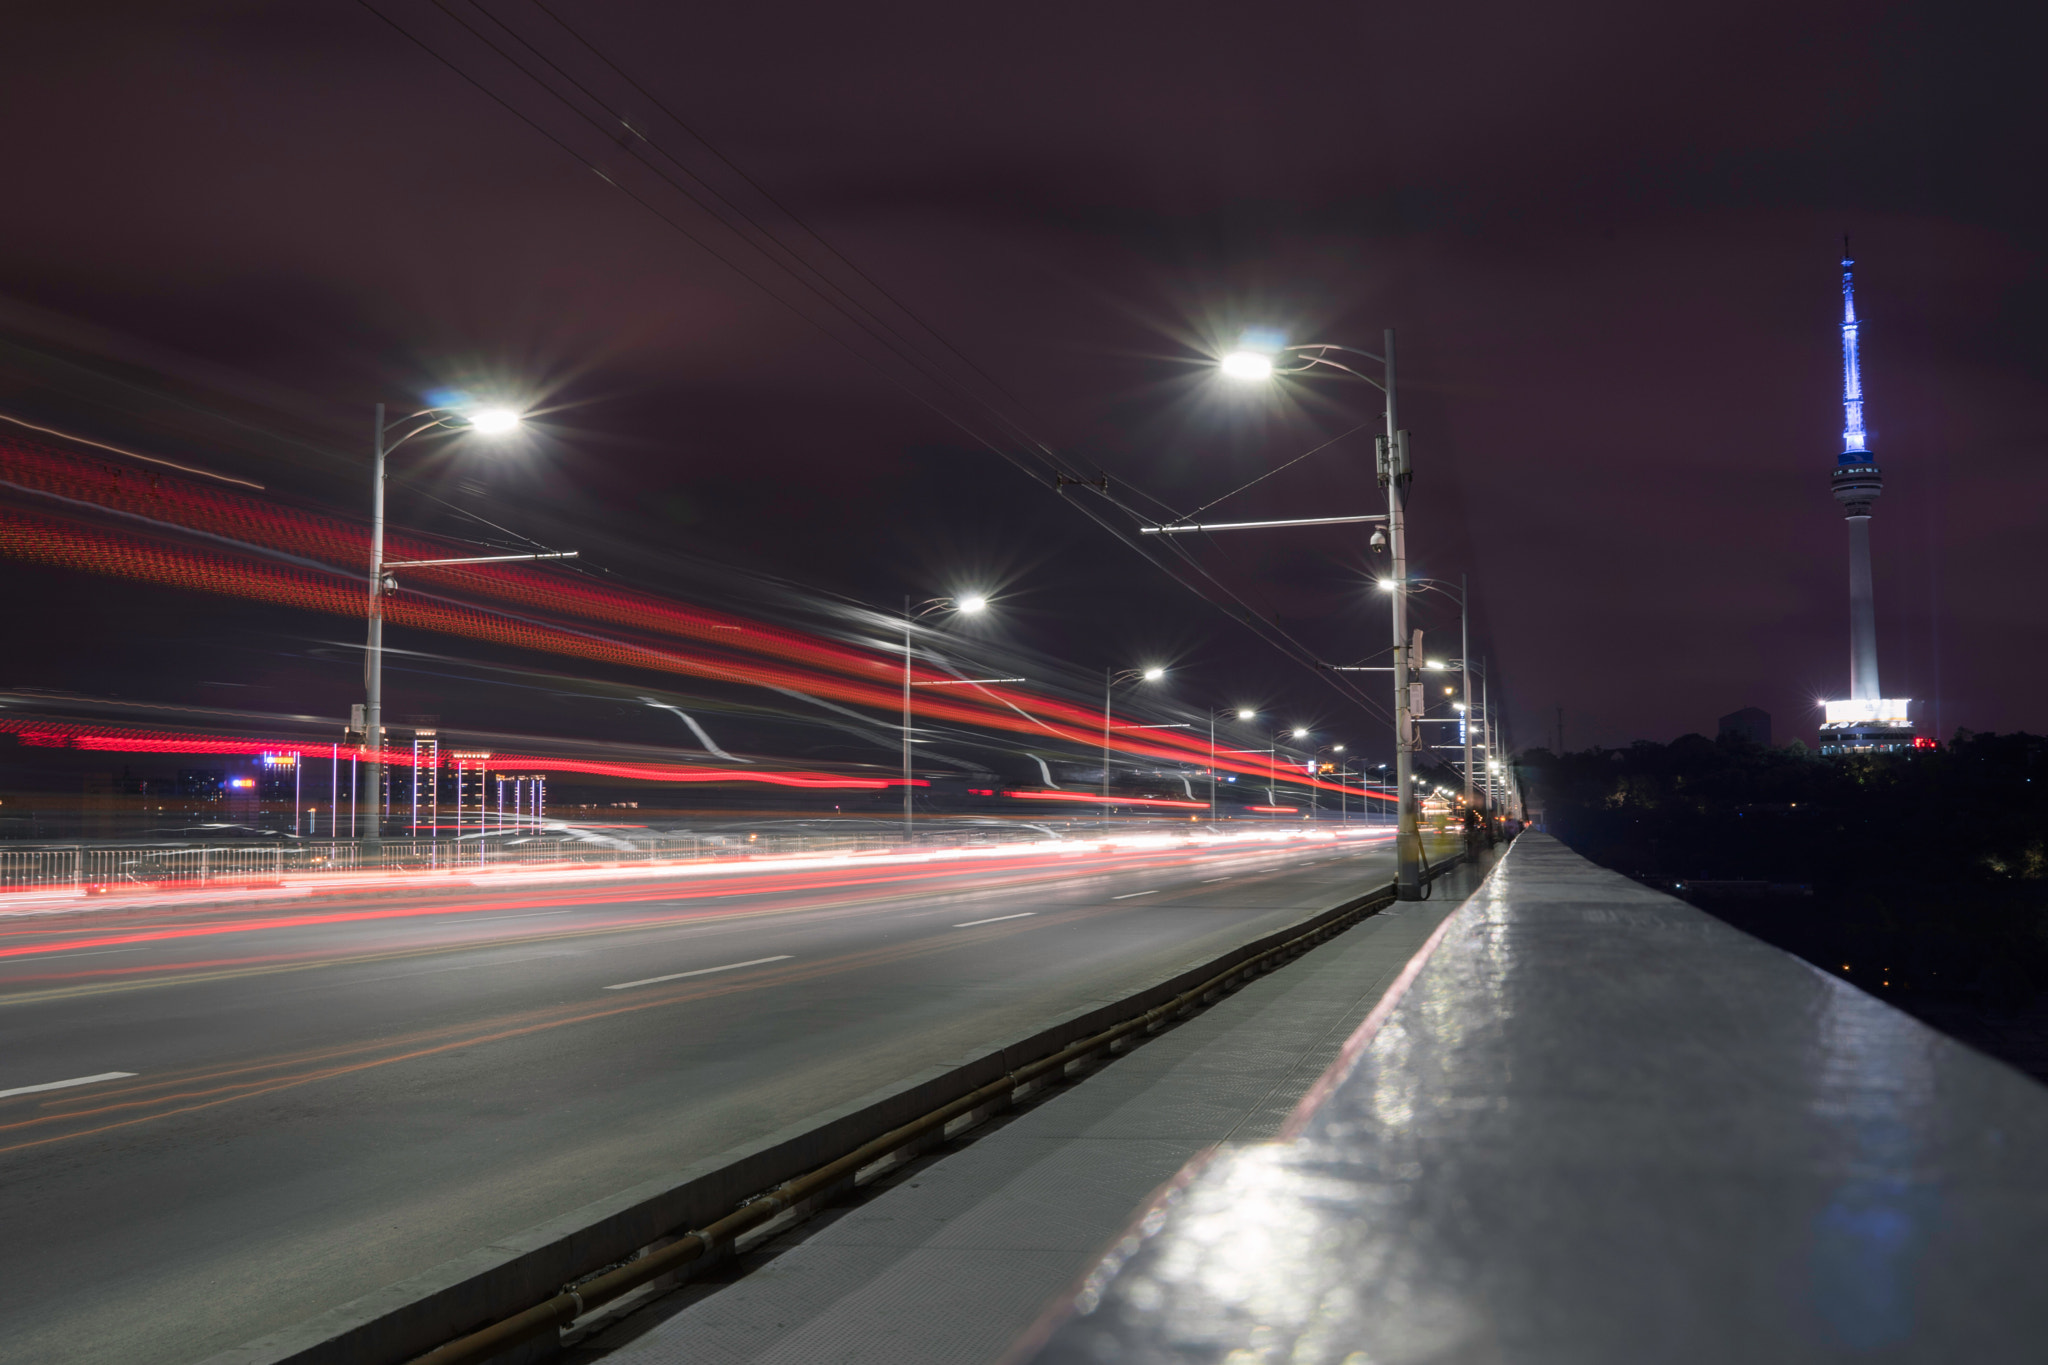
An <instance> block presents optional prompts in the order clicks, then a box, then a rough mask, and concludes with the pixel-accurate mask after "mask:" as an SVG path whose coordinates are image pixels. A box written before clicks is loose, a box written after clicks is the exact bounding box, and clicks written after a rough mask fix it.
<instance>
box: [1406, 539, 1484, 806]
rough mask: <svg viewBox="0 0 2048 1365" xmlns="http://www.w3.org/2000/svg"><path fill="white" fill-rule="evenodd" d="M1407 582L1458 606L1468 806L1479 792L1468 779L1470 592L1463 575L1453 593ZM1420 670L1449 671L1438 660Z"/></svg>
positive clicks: (1437, 583)
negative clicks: (1453, 599) (1443, 597)
mask: <svg viewBox="0 0 2048 1365" xmlns="http://www.w3.org/2000/svg"><path fill="white" fill-rule="evenodd" d="M1408 581H1409V582H1410V583H1411V584H1414V585H1416V586H1418V587H1423V588H1427V589H1429V590H1430V591H1432V592H1440V593H1442V594H1443V595H1444V596H1446V597H1453V598H1455V599H1456V600H1457V603H1458V660H1457V663H1458V673H1459V682H1458V696H1459V700H1460V701H1462V702H1463V703H1464V704H1463V705H1462V706H1461V707H1460V708H1459V709H1460V710H1462V711H1464V712H1465V719H1464V722H1463V723H1462V725H1461V726H1460V727H1459V728H1460V729H1461V730H1462V731H1463V732H1464V742H1465V766H1464V774H1465V800H1466V801H1467V802H1468V803H1470V802H1474V801H1476V800H1477V798H1478V796H1479V788H1478V786H1477V784H1476V783H1475V782H1474V781H1473V777H1472V773H1473V769H1472V713H1471V706H1472V613H1471V600H1470V598H1471V593H1470V589H1469V586H1468V584H1467V583H1466V578H1465V575H1464V574H1459V575H1458V590H1457V592H1455V593H1453V592H1452V591H1451V585H1450V583H1449V582H1448V581H1447V580H1445V579H1438V578H1411V579H1409V580H1408ZM1423 667H1424V668H1427V669H1431V670H1433V671H1439V672H1440V671H1442V670H1443V669H1445V668H1447V667H1449V665H1447V664H1446V663H1445V662H1444V661H1443V660H1442V659H1431V660H1429V661H1427V662H1426V663H1424V664H1423ZM1487 785H1488V791H1487V800H1486V804H1487V806H1488V807H1489V812H1490V808H1491V806H1492V804H1493V794H1492V790H1491V788H1492V784H1491V783H1488V784H1487Z"/></svg>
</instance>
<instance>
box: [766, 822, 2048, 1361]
mask: <svg viewBox="0 0 2048 1365" xmlns="http://www.w3.org/2000/svg"><path fill="white" fill-rule="evenodd" d="M1297 1129H1298V1131H1296V1130H1297ZM1287 1139H1288V1140H1285V1141H1281V1142H1274V1143H1268V1144H1264V1145H1261V1146H1256V1147H1249V1148H1238V1149H1234V1150H1229V1151H1225V1152H1222V1153H1219V1154H1218V1155H1217V1157H1216V1158H1215V1159H1214V1160H1213V1161H1211V1162H1210V1163H1208V1164H1207V1165H1206V1166H1205V1167H1203V1168H1202V1169H1201V1170H1200V1171H1199V1172H1196V1173H1192V1174H1191V1175H1190V1177H1189V1179H1188V1180H1187V1181H1186V1183H1184V1184H1183V1185H1181V1186H1179V1187H1177V1188H1176V1189H1175V1190H1174V1191H1173V1192H1172V1193H1171V1194H1169V1195H1167V1196H1165V1197H1164V1198H1162V1199H1161V1200H1160V1201H1159V1202H1158V1203H1157V1204H1156V1205H1155V1206H1154V1207H1153V1208H1152V1209H1151V1210H1150V1211H1149V1212H1148V1213H1147V1214H1146V1215H1145V1217H1144V1219H1143V1221H1142V1222H1141V1223H1139V1224H1137V1225H1136V1230H1135V1231H1134V1232H1133V1234H1132V1235H1131V1236H1130V1237H1129V1238H1128V1239H1126V1241H1125V1242H1124V1243H1123V1244H1122V1245H1120V1246H1119V1248H1118V1249H1117V1250H1116V1251H1115V1252H1113V1253H1112V1254H1111V1255H1110V1256H1109V1257H1108V1258H1106V1259H1105V1260H1104V1261H1103V1262H1102V1263H1101V1264H1100V1265H1099V1266H1098V1267H1097V1269H1096V1271H1095V1272H1093V1273H1092V1274H1091V1276H1090V1278H1089V1281H1088V1283H1087V1288H1086V1289H1085V1290H1083V1291H1082V1293H1081V1294H1080V1295H1078V1296H1077V1299H1076V1301H1075V1303H1074V1305H1073V1311H1072V1315H1071V1316H1068V1317H1066V1318H1065V1319H1064V1320H1063V1321H1061V1320H1057V1319H1055V1320H1053V1321H1052V1322H1051V1324H1050V1325H1049V1326H1048V1327H1047V1328H1046V1329H1045V1330H1047V1331H1049V1332H1050V1338H1049V1340H1048V1341H1046V1342H1045V1344H1044V1345H1043V1347H1042V1349H1039V1350H1036V1351H1031V1350H1030V1343H1029V1342H1027V1343H1026V1346H1025V1348H1024V1349H1025V1354H1026V1355H1028V1358H1029V1359H1030V1360H1032V1361H1033V1362H1034V1365H1084V1363H1085V1365H1097V1362H1105V1361H1116V1362H1118V1365H1167V1363H1168V1362H1184V1361H1215V1362H1223V1361H1229V1362H1245V1363H1246V1365H1252V1363H1253V1362H1279V1361H1286V1362H1289V1365H1345V1363H1347V1362H1348V1363H1349V1365H1366V1362H1370V1365H1419V1363H1420V1362H1424V1361H1428V1362H1445V1361H1457V1362H1465V1361H1473V1362H1495V1361H1500V1362H1515V1363H1516V1365H1552V1363H1553V1362H1554V1363H1555V1365H1640V1362H1645V1361H1657V1362H1662V1363H1664V1365H1693V1363H1694V1362H1697V1363H1698V1365H1725V1363H1726V1362H1730V1361H1742V1362H1746V1363H1753V1362H1780V1361H1782V1362H1787V1363H1788V1365H1790V1363H1791V1362H1800V1363H1801V1365H1805V1363H1806V1362H1831V1361H1840V1362H1848V1361H1856V1362H1876V1361H1883V1362H1906V1361H1912V1362H1920V1361H1925V1362H1929V1363H1930V1365H1932V1363H1933V1362H1951V1361H2023V1360H2041V1359H2044V1358H2048V1294H2043V1293H2042V1292H2041V1286H2040V1283H2039V1281H2040V1274H2039V1267H2040V1260H2039V1257H2040V1256H2041V1239H2042V1234H2043V1232H2044V1230H2048V1175H2044V1167H2043V1164H2042V1153H2043V1152H2044V1151H2048V1089H2044V1088H2043V1087H2041V1086H2040V1085H2038V1084H2036V1083H2035V1082H2033V1081H2032V1080H2030V1079H2028V1078H2027V1077H2026V1076H2024V1075H2022V1074H2021V1073H2020V1072H2018V1071H2015V1070H2013V1069H2011V1068H2009V1067H2007V1066H2005V1065H2004V1064H2003V1063H2000V1062H1996V1061H1993V1060H1992V1059H1990V1058H1988V1057H1986V1056H1984V1055H1982V1054H1981V1053H1977V1052H1974V1051H1972V1050H1971V1049H1969V1048H1967V1047H1965V1046H1963V1045H1962V1044H1960V1043H1957V1042H1954V1041H1953V1040H1951V1039H1949V1038H1947V1037H1945V1036H1943V1035H1941V1034H1938V1033H1935V1032H1933V1031H1932V1030H1930V1029H1928V1028H1926V1027H1925V1026H1923V1025H1921V1024H1920V1023H1918V1022H1916V1021H1915V1020H1913V1019H1911V1018H1909V1017H1908V1016H1907V1015H1905V1014H1903V1013H1901V1012H1900V1011H1898V1010H1895V1009H1893V1008H1891V1007H1890V1006H1889V1005H1886V1004H1885V1003H1883V1002H1882V1001H1880V1000H1877V999H1875V998H1873V997H1871V996H1869V995H1866V994H1864V993H1863V992H1861V991H1859V990H1857V989H1855V988H1854V987H1852V986H1850V985H1848V984H1847V983H1846V982H1844V981H1842V980H1840V979H1838V978H1835V977H1831V976H1829V975H1828V974H1826V973H1824V972H1821V971H1818V970H1816V969H1814V968H1812V967H1810V966H1808V965H1807V964H1805V963H1803V962H1801V961H1799V960H1798V959H1796V958H1794V957H1791V956H1789V955H1788V954H1785V953H1783V952H1780V951H1779V950H1777V949H1775V948H1772V947H1770V946H1768V945H1766V944H1764V943H1761V942H1759V941H1757V940H1756V939H1753V938H1750V937H1749V936H1748V935H1746V934H1743V933H1740V932H1738V931H1737V930H1735V929H1732V928H1730V927H1729V926H1727V925H1725V924H1723V923H1721V922H1720V921H1718V920H1716V919H1713V918H1712V917H1710V916H1708V915H1706V914H1704V913H1702V912H1701V911H1698V910H1695V909H1693V908H1692V907H1690V906H1688V905H1686V904H1684V903H1682V902H1680V901H1678V900H1675V899H1673V898H1672V897H1669V896H1664V895H1660V894H1658V893H1656V892H1653V891H1650V890H1647V889H1645V888H1644V887H1642V886H1640V885H1638V884H1636V883H1634V882H1631V881H1629V880H1628V879H1626V878H1624V877H1620V876H1617V875H1616V874H1614V873H1611V872H1606V871H1603V870H1601V869H1600V868H1597V867H1595V866H1593V865H1592V864H1590V863H1588V862H1586V861H1585V860H1584V859H1582V858H1579V857H1577V856H1576V855H1575V854H1573V853H1571V852H1570V851H1569V850H1567V849H1565V848H1564V847H1563V846H1562V845H1561V844H1559V843H1557V842H1556V841H1555V840H1553V839H1550V838H1548V837H1546V836H1542V835H1525V836H1523V838H1521V839H1519V840H1517V841H1516V843H1515V844H1514V846H1513V847H1512V848H1511V849H1510V851H1509V853H1508V855H1507V857H1506V858H1505V859H1504V860H1503V861H1502V862H1501V863H1500V865H1499V866H1498V867H1497V868H1496V869H1495V871H1494V874H1493V876H1492V877H1491V879H1490V880H1489V881H1488V882H1487V884H1486V885H1485V887H1484V888H1482V889H1481V891H1480V892H1479V893H1478V894H1477V895H1475V896H1473V897H1472V899H1471V900H1470V901H1469V902H1468V903H1467V904H1466V905H1465V906H1464V907H1463V908H1462V909H1461V910H1460V911H1459V913H1458V914H1457V915H1456V916H1455V917H1454V918H1453V919H1452V920H1450V921H1449V922H1448V923H1447V925H1446V926H1445V930H1444V933H1443V936H1442V939H1441V941H1440V943H1439V946H1438V947H1437V948H1436V949H1435V951H1434V952H1433V954H1432V955H1431V956H1430V957H1429V959H1428V961H1427V964H1426V965H1424V966H1422V967H1421V968H1420V969H1419V971H1418V972H1417V974H1416V975H1415V977H1414V979H1413V983H1412V985H1410V986H1409V987H1408V988H1407V989H1406V990H1405V992H1402V993H1401V994H1400V995H1399V996H1398V1000H1397V1002H1396V1003H1395V1004H1394V1005H1393V1006H1392V1007H1391V1008H1390V1009H1389V1010H1388V1011H1387V1012H1386V1013H1385V1017H1384V1020H1383V1022H1380V1023H1379V1025H1378V1027H1377V1028H1376V1030H1373V1031H1371V1032H1370V1033H1368V1032H1367V1031H1366V1030H1360V1031H1359V1033H1358V1034H1356V1035H1354V1039H1353V1042H1352V1044H1351V1046H1349V1047H1347V1049H1346V1052H1345V1055H1344V1058H1343V1059H1342V1060H1341V1061H1340V1062H1339V1063H1338V1065H1337V1066H1336V1067H1335V1068H1333V1070H1332V1072H1331V1074H1330V1076H1329V1077H1328V1078H1326V1079H1325V1081H1323V1082H1322V1083H1321V1084H1319V1085H1318V1086H1317V1088H1316V1090H1315V1091H1314V1092H1313V1093H1312V1095H1311V1097H1310V1099H1309V1100H1308V1101H1307V1102H1305V1103H1304V1105H1303V1109H1302V1112H1301V1114H1300V1116H1299V1118H1298V1119H1297V1120H1295V1123H1294V1126H1293V1127H1292V1128H1290V1130H1289V1131H1288V1133H1287ZM949 1306H950V1305H949ZM884 1325H886V1324H884ZM777 1358H780V1357H777Z"/></svg>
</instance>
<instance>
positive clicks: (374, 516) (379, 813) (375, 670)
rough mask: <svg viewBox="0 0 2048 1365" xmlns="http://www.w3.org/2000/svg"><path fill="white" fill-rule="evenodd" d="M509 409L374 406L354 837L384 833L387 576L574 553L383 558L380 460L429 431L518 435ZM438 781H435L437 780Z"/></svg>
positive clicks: (517, 422) (393, 584)
mask: <svg viewBox="0 0 2048 1365" xmlns="http://www.w3.org/2000/svg"><path fill="white" fill-rule="evenodd" d="M522 420H523V419H522V418H521V417H520V415H519V414H518V413H517V412H515V411H513V410H512V409H511V408H503V407H490V408H475V407H452V406H443V407H431V408H421V409H420V410H419V411H418V412H415V413H412V414H411V415H409V416H406V417H400V418H397V419H395V420H393V421H390V422H386V421H385V420H384V405H383V404H382V403H379V404H377V420H376V426H375V430H374V432H373V433H372V438H371V450H372V453H373V456H374V460H373V463H372V467H371V475H370V601H369V614H370V634H369V648H368V650H367V651H366V652H365V654H364V658H363V692H364V698H363V725H362V734H363V743H364V745H365V747H366V748H367V749H368V751H369V753H370V761H369V764H368V773H367V776H368V779H369V786H370V799H369V802H368V807H369V809H368V810H367V812H365V813H363V814H362V815H360V816H359V817H358V819H359V820H360V821H361V822H362V823H361V824H360V825H359V826H358V829H357V833H358V834H360V835H363V836H364V837H366V838H368V839H369V840H370V841H371V842H373V843H374V842H376V841H377V840H378V838H379V837H380V836H381V835H382V834H383V801H384V594H385V593H387V592H389V591H390V590H391V589H393V588H395V587H397V586H398V584H397V581H396V580H394V579H392V578H391V577H390V576H389V573H390V570H392V569H414V568H429V567H432V566H435V565H441V564H495V563H503V562H506V561H509V560H523V559H573V558H575V553H574V552H573V551H569V552H559V553H551V554H526V555H471V556H468V557H465V558H459V559H412V560H403V561H396V560H394V561H391V562H386V560H385V558H384V459H385V456H387V455H389V454H391V453H392V452H393V451H395V450H397V449H398V448H399V447H400V446H402V445H404V444H405V443H406V442H407V441H410V440H411V439H412V438H413V437H415V436H423V435H426V434H427V433H429V432H437V433H440V434H444V435H445V434H448V433H452V432H464V431H471V432H475V433H477V434H478V435H481V436H505V435H509V434H510V433H512V432H514V431H517V430H518V429H519V426H520V424H521V422H522ZM408 423H417V424H418V425H416V426H414V427H413V428H412V429H411V430H410V431H408V432H406V433H405V434H404V435H403V436H400V437H399V438H398V439H397V440H395V441H387V440H386V439H385V438H386V437H388V436H390V435H391V433H392V432H393V431H395V430H397V429H398V428H399V427H402V426H405V425H407V424H408ZM436 780H437V781H438V780H439V779H438V777H437V778H436Z"/></svg>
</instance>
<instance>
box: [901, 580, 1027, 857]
mask: <svg viewBox="0 0 2048 1365" xmlns="http://www.w3.org/2000/svg"><path fill="white" fill-rule="evenodd" d="M947 609H951V610H953V611H959V612H965V613H966V614H967V615H969V616H973V615H976V614H978V613H980V612H983V611H986V610H987V609H988V598H986V597H984V596H982V595H981V594H980V593H968V594H967V595H966V596H963V597H934V598H932V599H931V600H930V601H928V602H923V603H920V604H918V605H917V606H915V607H913V606H912V605H911V602H910V598H909V597H907V596H906V597H905V598H904V599H903V842H904V843H906V844H908V843H909V842H910V836H911V831H912V822H913V821H914V820H915V819H916V814H915V810H914V808H913V806H912V804H911V801H912V797H911V793H912V791H913V786H912V783H913V781H914V775H913V772H912V765H911V760H910V746H911V743H912V740H911V738H910V720H911V717H910V688H911V681H910V655H911V642H910V631H911V627H912V626H913V625H915V624H916V623H917V622H918V621H919V620H921V619H923V618H924V617H926V616H929V615H931V614H932V613H933V612H935V611H944V610H947ZM972 681H977V682H1019V681H1022V680H1021V679H1018V678H980V679H973V680H972ZM918 685H919V686H931V685H932V684H929V683H922V684H918ZM938 685H939V686H944V685H945V684H944V682H943V681H941V682H940V683H939V684H938Z"/></svg>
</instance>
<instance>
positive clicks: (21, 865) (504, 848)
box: [0, 828, 1156, 894]
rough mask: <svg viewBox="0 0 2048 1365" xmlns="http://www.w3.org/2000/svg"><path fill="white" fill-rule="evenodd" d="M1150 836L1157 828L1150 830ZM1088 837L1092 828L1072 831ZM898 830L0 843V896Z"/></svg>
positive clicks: (995, 835) (809, 853)
mask: <svg viewBox="0 0 2048 1365" xmlns="http://www.w3.org/2000/svg"><path fill="white" fill-rule="evenodd" d="M1148 832H1156V831H1149V830H1148ZM1069 833H1070V834H1078V835H1080V836H1082V837H1087V835H1089V834H1090V833H1099V831H1093V830H1089V829H1075V830H1071V831H1069ZM1046 837H1047V836H1046V831H1044V830H1034V829H1002V828H997V829H988V830H971V831H965V832H962V831H950V832H945V833H934V834H932V835H928V836H924V837H922V838H920V839H919V840H918V842H917V844H916V845H914V846H917V847H923V846H934V847H941V846H942V847H963V846H965V847H974V846H981V845H995V844H1004V843H1036V842H1040V841H1042V840H1043V839H1044V838H1046ZM905 847H906V845H905V843H904V841H903V839H902V837H901V836H900V835H897V834H893V833H882V832H879V831H869V832H865V833H858V834H836V833H818V832H813V831H805V832H789V831H780V830H768V831H761V832H756V833H753V834H747V835H735V834H688V833H650V834H643V835H640V836H638V837H636V838H634V839H631V840H627V839H617V840H609V841H605V842H593V841H591V840H588V839H582V838H574V837H567V836H554V835H544V834H534V835H519V836H510V837H498V836H494V837H490V838H476V837H473V836H472V837H465V838H453V839H451V838H441V839H405V838H400V839H383V840H379V841H374V842H373V841H370V840H360V839H329V840H320V839H300V840H294V841H290V842H263V843H256V842H228V841H218V842H204V843H201V842H188V843H170V842H166V843H161V844H140V843H123V844H52V845H35V846H20V845H15V846H9V845H5V844H0V894H4V893H7V892H32V891H64V890H67V889H68V890H73V891H87V892H91V891H114V890H119V889H124V888H140V887H152V888H154V887H199V886H212V885H221V886H244V887H246V886H260V885H266V884H270V885H275V884H278V883H281V882H282V881H283V880H284V879H286V878H293V879H300V878H307V877H314V878H318V877H321V876H341V875H346V874H351V873H354V874H376V873H397V872H461V871H465V870H483V869H487V868H513V867H530V868H541V867H550V866H554V867H635V866H655V865H660V864H670V863H689V862H713V863H716V862H725V861H733V862H740V861H747V860H751V859H755V858H791V857H846V856H853V855H859V854H887V853H898V852H902V851H903V850H904V849H905Z"/></svg>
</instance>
